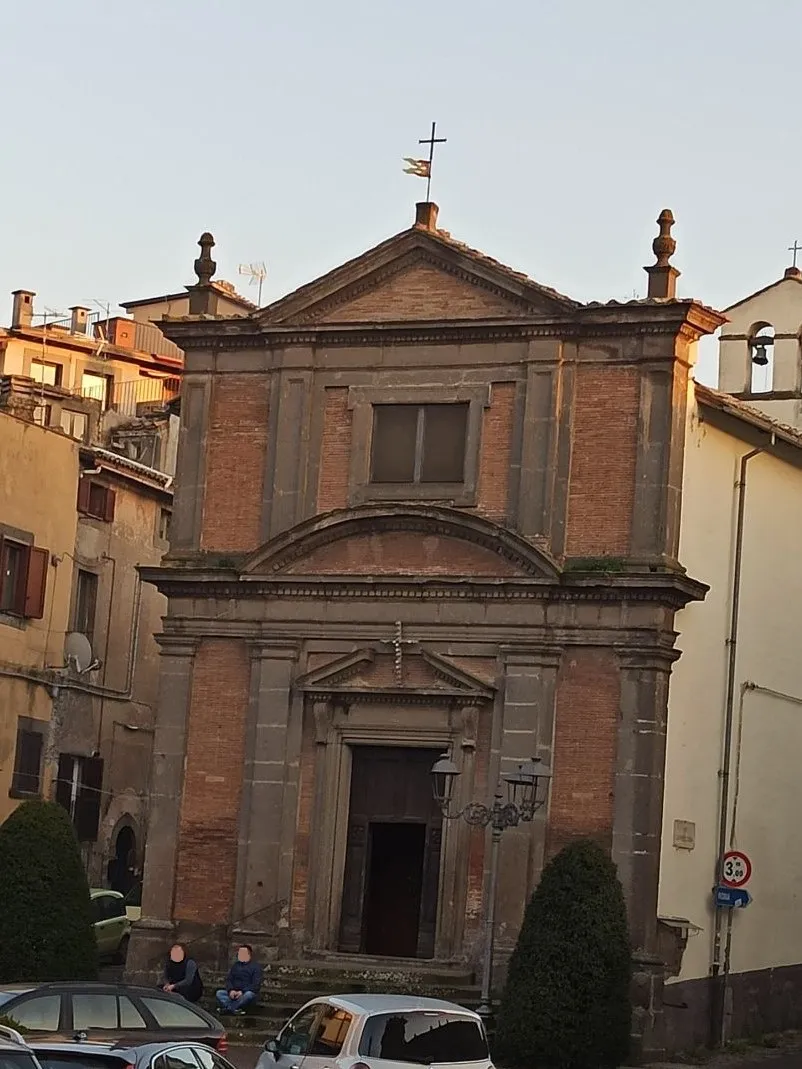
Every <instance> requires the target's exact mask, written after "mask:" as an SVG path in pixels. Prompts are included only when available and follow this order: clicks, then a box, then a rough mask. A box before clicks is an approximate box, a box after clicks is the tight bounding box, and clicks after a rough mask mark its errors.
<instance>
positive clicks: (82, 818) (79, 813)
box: [74, 757, 103, 843]
mask: <svg viewBox="0 0 802 1069" xmlns="http://www.w3.org/2000/svg"><path fill="white" fill-rule="evenodd" d="M81 765H82V768H81V781H80V784H79V786H78V797H77V799H76V801H75V821H74V823H75V833H76V835H77V836H78V841H79V842H81V843H90V842H91V843H94V842H97V833H98V828H99V827H100V799H101V797H102V793H101V792H102V789H103V758H102V757H84V758H83V760H82V762H81Z"/></svg>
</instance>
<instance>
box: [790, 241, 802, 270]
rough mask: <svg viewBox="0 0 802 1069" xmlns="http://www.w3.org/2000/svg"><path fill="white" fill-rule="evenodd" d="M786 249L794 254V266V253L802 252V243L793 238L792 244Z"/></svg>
mask: <svg viewBox="0 0 802 1069" xmlns="http://www.w3.org/2000/svg"><path fill="white" fill-rule="evenodd" d="M788 251H789V252H792V253H793V254H794V261H793V266H794V267H796V254H797V253H798V252H802V245H800V244H799V243H798V242H797V241H796V240H795V241H794V243H793V245H789V246H788Z"/></svg>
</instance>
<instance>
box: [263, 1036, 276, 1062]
mask: <svg viewBox="0 0 802 1069" xmlns="http://www.w3.org/2000/svg"><path fill="white" fill-rule="evenodd" d="M265 1054H272V1055H273V1057H274V1058H275V1056H276V1055H277V1054H278V1043H276V1041H275V1039H268V1041H267V1042H266V1043H265Z"/></svg>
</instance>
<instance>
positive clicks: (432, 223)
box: [415, 200, 440, 230]
mask: <svg viewBox="0 0 802 1069" xmlns="http://www.w3.org/2000/svg"><path fill="white" fill-rule="evenodd" d="M439 210H440V209H439V208H438V207H437V205H436V204H434V203H433V202H432V201H430V200H423V201H421V202H420V203H419V204H416V205H415V226H419V227H420V228H421V230H437V213H438V212H439Z"/></svg>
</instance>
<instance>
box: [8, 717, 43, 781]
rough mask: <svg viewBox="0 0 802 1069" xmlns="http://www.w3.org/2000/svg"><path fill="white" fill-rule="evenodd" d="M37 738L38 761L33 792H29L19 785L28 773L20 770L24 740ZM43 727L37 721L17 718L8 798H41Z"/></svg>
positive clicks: (28, 718)
mask: <svg viewBox="0 0 802 1069" xmlns="http://www.w3.org/2000/svg"><path fill="white" fill-rule="evenodd" d="M25 736H28V737H30V738H37V739H38V740H39V747H38V750H39V752H38V760H37V765H38V767H37V771H36V785H35V790H29V789H28V787H27V785H25V786H23V785H21V782H20V781H21V778H22V777H23V776H26V777H27V776H29V775H30V773H27V772H23V771H22V770H21V768H20V765H21V763H22V756H23V745H24V738H25ZM44 736H45V725H44V724H43V723H42V722H41V721H39V720H33V719H31V718H30V717H24V716H20V717H18V718H17V741H16V746H15V751H14V767H13V770H12V773H11V787H10V788H9V791H8V796H9V798H41V796H42V764H43V758H44V749H45V738H44Z"/></svg>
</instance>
